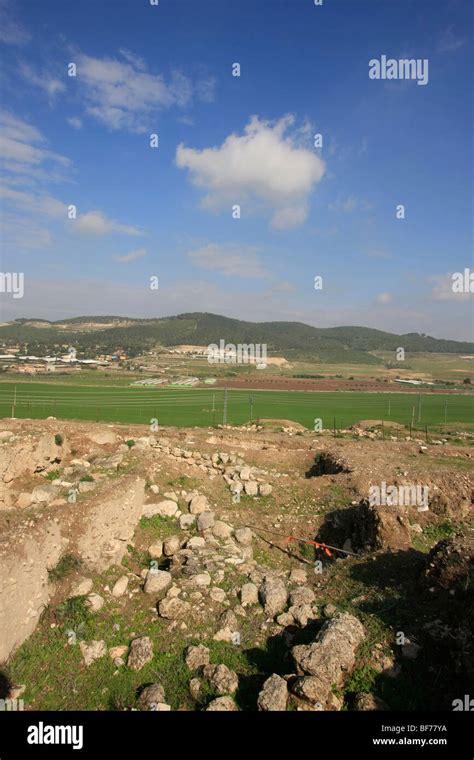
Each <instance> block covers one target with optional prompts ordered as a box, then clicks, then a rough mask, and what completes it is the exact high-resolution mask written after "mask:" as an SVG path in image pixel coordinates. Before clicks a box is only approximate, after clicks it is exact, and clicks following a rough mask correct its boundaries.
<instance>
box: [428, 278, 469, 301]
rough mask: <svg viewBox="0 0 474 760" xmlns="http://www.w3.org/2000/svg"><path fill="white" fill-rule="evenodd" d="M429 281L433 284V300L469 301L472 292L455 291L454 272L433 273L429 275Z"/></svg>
mask: <svg viewBox="0 0 474 760" xmlns="http://www.w3.org/2000/svg"><path fill="white" fill-rule="evenodd" d="M428 282H429V283H430V284H431V285H432V286H433V287H432V290H431V298H432V299H433V301H468V300H469V298H472V293H455V292H454V291H453V273H452V272H446V273H445V274H433V275H431V276H430V277H428Z"/></svg>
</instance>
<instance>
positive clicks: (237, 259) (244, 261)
mask: <svg viewBox="0 0 474 760" xmlns="http://www.w3.org/2000/svg"><path fill="white" fill-rule="evenodd" d="M257 251H258V249H257V248H251V247H248V246H240V245H236V244H234V243H226V244H219V243H209V244H208V245H206V246H203V247H202V248H198V249H196V250H194V251H189V253H188V257H189V258H190V260H191V261H192V262H193V264H195V265H196V266H198V267H200V268H201V269H207V270H209V271H213V272H219V273H220V274H223V275H224V276H225V277H258V278H262V277H270V276H271V272H270V271H269V270H268V269H267V268H266V267H265V266H264V265H263V264H262V263H261V261H260V259H259V257H258V255H257Z"/></svg>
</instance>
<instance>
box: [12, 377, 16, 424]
mask: <svg viewBox="0 0 474 760" xmlns="http://www.w3.org/2000/svg"><path fill="white" fill-rule="evenodd" d="M15 407H16V385H15V392H14V394H13V404H12V420H13V419H14V418H15Z"/></svg>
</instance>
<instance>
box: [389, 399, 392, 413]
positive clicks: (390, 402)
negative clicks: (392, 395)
mask: <svg viewBox="0 0 474 760" xmlns="http://www.w3.org/2000/svg"><path fill="white" fill-rule="evenodd" d="M391 403H392V402H391V400H390V399H389V400H388V416H389V417H390V404H391Z"/></svg>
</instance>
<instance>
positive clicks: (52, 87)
mask: <svg viewBox="0 0 474 760" xmlns="http://www.w3.org/2000/svg"><path fill="white" fill-rule="evenodd" d="M19 72H20V74H21V76H22V77H23V78H24V79H25V80H26V81H27V82H28V83H29V84H30V85H32V86H33V87H39V88H40V90H43V91H44V92H45V93H46V95H47V96H48V98H49V99H50V101H53V100H54V98H55V97H56V95H59V93H61V92H65V90H66V85H65V83H64V80H62V79H58V77H57V76H55V75H54V74H53V73H51V72H49V71H38V70H37V69H35V68H33V67H32V66H30V65H29V64H27V63H24V62H23V63H21V64H20V67H19Z"/></svg>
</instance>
